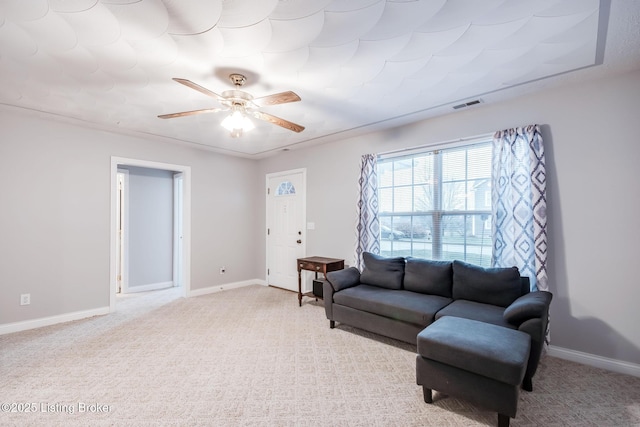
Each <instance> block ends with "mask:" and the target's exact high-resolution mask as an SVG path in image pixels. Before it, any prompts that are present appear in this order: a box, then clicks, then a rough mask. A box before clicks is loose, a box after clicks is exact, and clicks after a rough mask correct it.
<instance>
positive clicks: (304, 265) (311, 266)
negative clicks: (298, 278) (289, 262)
mask: <svg viewBox="0 0 640 427" xmlns="http://www.w3.org/2000/svg"><path fill="white" fill-rule="evenodd" d="M298 270H311V271H322V266H321V265H319V264H316V263H313V262H304V261H302V262H299V263H298Z"/></svg>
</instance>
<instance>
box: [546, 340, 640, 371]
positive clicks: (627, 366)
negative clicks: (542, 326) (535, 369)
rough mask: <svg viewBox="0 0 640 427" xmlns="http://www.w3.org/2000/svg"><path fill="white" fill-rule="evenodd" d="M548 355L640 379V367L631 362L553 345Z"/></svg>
mask: <svg viewBox="0 0 640 427" xmlns="http://www.w3.org/2000/svg"><path fill="white" fill-rule="evenodd" d="M547 354H548V355H549V356H553V357H557V358H560V359H565V360H570V361H572V362H577V363H582V364H583V365H589V366H593V367H595V368H601V369H606V370H607V371H612V372H617V373H620V374H626V375H632V376H634V377H640V365H637V364H635V363H631V362H624V361H621V360H616V359H609V358H608V357H602V356H596V355H593V354H589V353H583V352H581V351H576V350H569V349H566V348H562V347H556V346H553V345H550V346H549V349H548V352H547Z"/></svg>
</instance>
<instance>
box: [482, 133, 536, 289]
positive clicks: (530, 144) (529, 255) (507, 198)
mask: <svg viewBox="0 0 640 427" xmlns="http://www.w3.org/2000/svg"><path fill="white" fill-rule="evenodd" d="M492 164H493V173H492V186H491V187H492V198H493V200H492V202H493V203H492V205H493V224H494V226H493V233H494V236H493V259H492V265H493V266H495V267H513V266H516V267H518V269H519V270H520V273H521V274H522V275H523V276H528V277H529V279H530V280H531V290H535V289H538V290H541V291H548V290H549V286H548V283H547V199H546V172H545V159H544V147H543V144H542V136H541V134H540V129H539V127H538V125H530V126H527V127H522V128H515V129H506V130H502V131H499V132H496V133H495V135H494V137H493V162H492Z"/></svg>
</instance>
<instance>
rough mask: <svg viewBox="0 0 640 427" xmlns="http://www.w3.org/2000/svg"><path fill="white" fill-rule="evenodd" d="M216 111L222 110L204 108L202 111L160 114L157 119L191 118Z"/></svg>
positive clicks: (220, 109)
mask: <svg viewBox="0 0 640 427" xmlns="http://www.w3.org/2000/svg"><path fill="white" fill-rule="evenodd" d="M218 111H222V108H204V109H202V110H193V111H182V112H180V113H171V114H161V115H159V116H158V117H159V118H161V119H173V118H174V117H184V116H193V115H195V114H202V113H217V112H218Z"/></svg>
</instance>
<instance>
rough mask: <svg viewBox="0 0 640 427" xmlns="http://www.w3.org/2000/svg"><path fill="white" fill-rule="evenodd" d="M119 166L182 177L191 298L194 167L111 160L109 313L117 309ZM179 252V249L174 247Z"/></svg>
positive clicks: (186, 288)
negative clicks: (146, 169) (157, 170)
mask: <svg viewBox="0 0 640 427" xmlns="http://www.w3.org/2000/svg"><path fill="white" fill-rule="evenodd" d="M118 166H138V167H143V168H150V169H160V170H168V171H173V172H177V173H182V183H183V186H182V188H183V191H182V218H183V224H182V231H183V239H182V266H183V268H182V281H181V283H182V285H183V286H182V292H181V294H182V296H183V297H188V296H190V294H191V167H189V166H184V165H176V164H169V163H159V162H153V161H149V160H140V159H132V158H125V157H116V156H112V157H111V178H110V183H111V208H110V215H111V221H110V222H111V227H110V228H111V229H110V249H109V312H110V313H111V312H114V311H115V309H116V290H117V275H118V268H117V257H118V255H119V254H118V244H117V236H116V233H117V216H118V214H119V212H118V202H117V198H118ZM174 250H175V247H174Z"/></svg>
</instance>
